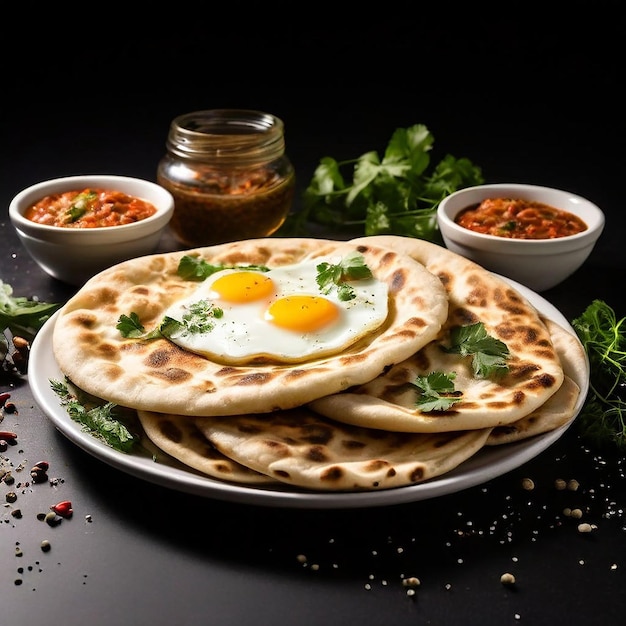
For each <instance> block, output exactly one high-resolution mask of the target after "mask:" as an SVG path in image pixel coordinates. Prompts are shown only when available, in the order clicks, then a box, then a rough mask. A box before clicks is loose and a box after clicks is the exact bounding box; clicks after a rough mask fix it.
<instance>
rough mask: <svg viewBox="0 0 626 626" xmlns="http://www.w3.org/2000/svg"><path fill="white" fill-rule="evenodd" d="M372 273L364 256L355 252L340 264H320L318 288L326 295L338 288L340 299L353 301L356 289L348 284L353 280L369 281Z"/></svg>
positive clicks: (317, 279) (318, 267)
mask: <svg viewBox="0 0 626 626" xmlns="http://www.w3.org/2000/svg"><path fill="white" fill-rule="evenodd" d="M371 277H372V272H371V270H370V268H369V267H367V265H366V263H365V259H364V257H363V255H362V254H360V253H358V252H356V251H354V252H351V253H349V254H347V255H346V256H345V257H344V258H343V259H342V260H341V261H340V262H339V263H327V262H324V263H320V264H318V266H317V277H316V281H317V286H318V287H319V288H320V291H321V292H322V293H324V294H328V293H330V291H331V289H333V288H336V289H337V293H338V296H339V299H340V300H342V301H346V300H353V299H354V298H355V297H356V294H355V293H354V289H353V287H352V286H351V285H349V284H348V281H352V280H367V279H368V278H371Z"/></svg>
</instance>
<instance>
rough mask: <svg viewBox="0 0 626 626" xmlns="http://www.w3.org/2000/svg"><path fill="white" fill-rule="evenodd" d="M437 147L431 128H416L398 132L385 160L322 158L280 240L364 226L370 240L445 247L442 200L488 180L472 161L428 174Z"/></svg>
mask: <svg viewBox="0 0 626 626" xmlns="http://www.w3.org/2000/svg"><path fill="white" fill-rule="evenodd" d="M433 143H434V138H433V136H432V134H431V133H430V132H429V130H428V128H427V127H426V126H424V125H423V124H416V125H414V126H410V127H408V128H398V129H396V131H395V132H394V133H393V135H392V137H391V139H390V141H389V143H388V145H387V148H386V150H385V153H384V156H383V158H382V160H381V159H380V157H379V155H378V153H377V152H374V151H373V152H367V153H365V154H363V155H361V156H360V157H359V158H357V159H350V160H346V161H336V160H335V159H333V158H331V157H324V158H322V159H321V160H320V162H319V165H318V166H317V168H316V169H315V172H314V174H313V177H312V179H311V181H310V183H309V186H308V187H307V188H306V190H305V192H304V195H303V203H302V204H303V206H302V209H301V210H300V211H298V212H296V213H294V214H293V215H290V216H289V217H288V218H287V220H286V222H285V224H284V225H283V227H282V228H281V229H280V230H279V235H296V236H297V235H304V234H306V233H307V223H312V224H318V225H322V226H325V227H328V228H329V229H332V230H333V231H337V230H340V229H341V228H346V227H347V228H352V227H354V226H362V227H363V228H364V234H365V235H377V234H396V235H404V236H408V237H417V238H420V239H426V240H430V241H436V242H438V243H440V236H439V229H438V226H437V206H438V205H439V203H440V202H441V200H443V198H445V197H446V196H447V195H449V194H450V193H452V192H453V191H456V190H457V189H460V188H463V187H469V186H472V185H479V184H481V183H483V182H484V179H483V176H482V173H481V170H480V169H479V168H478V167H476V166H475V165H473V164H472V162H471V161H469V160H468V159H464V158H463V159H456V158H455V157H453V156H451V155H447V156H445V157H444V158H443V159H442V160H441V161H440V162H439V163H438V164H437V165H436V166H435V168H434V169H433V170H432V171H430V172H429V169H428V168H429V166H430V164H431V159H430V154H429V153H430V151H431V150H432V147H433ZM346 170H347V171H346ZM350 171H351V174H352V179H351V180H350V178H349V176H350Z"/></svg>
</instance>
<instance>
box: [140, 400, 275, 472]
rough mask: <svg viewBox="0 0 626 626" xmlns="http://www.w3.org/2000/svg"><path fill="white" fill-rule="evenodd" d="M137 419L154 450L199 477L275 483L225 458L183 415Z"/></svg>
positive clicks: (151, 415)
mask: <svg viewBox="0 0 626 626" xmlns="http://www.w3.org/2000/svg"><path fill="white" fill-rule="evenodd" d="M137 416H138V418H139V421H140V422H141V426H142V427H143V430H144V432H145V434H146V436H147V437H148V439H149V440H150V441H151V442H152V443H153V444H154V445H155V446H156V447H157V448H159V449H160V450H162V451H163V452H165V453H167V454H169V455H170V456H171V457H173V458H175V459H177V460H178V461H180V462H181V463H183V464H184V465H187V466H188V467H191V468H193V469H195V470H197V471H199V472H201V473H202V474H206V475H207V476H211V477H213V478H218V479H220V480H226V481H228V482H234V483H245V484H272V483H276V482H277V481H275V480H273V479H272V478H269V476H265V475H264V474H260V473H259V472H255V471H254V470H251V469H250V468H248V467H245V466H244V465H241V464H239V463H237V462H235V461H233V460H232V459H229V458H228V457H226V456H224V455H223V454H222V453H221V452H219V451H218V450H217V449H216V448H215V447H214V446H213V444H211V442H210V441H209V440H208V439H207V438H206V437H205V436H204V434H203V433H202V431H201V430H200V429H199V428H198V427H197V426H196V423H195V422H194V420H193V419H190V418H189V417H188V416H186V415H172V414H169V413H154V412H152V411H137Z"/></svg>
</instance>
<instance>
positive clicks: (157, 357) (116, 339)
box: [53, 238, 448, 416]
mask: <svg viewBox="0 0 626 626" xmlns="http://www.w3.org/2000/svg"><path fill="white" fill-rule="evenodd" d="M355 250H356V251H359V252H362V254H363V256H364V257H365V262H366V264H367V265H368V267H369V268H370V270H371V271H372V273H373V275H374V276H375V277H376V278H378V279H379V280H382V281H384V282H386V283H387V285H388V290H389V315H388V319H387V322H386V323H385V324H384V325H383V326H382V327H380V328H379V329H378V330H377V331H375V332H374V333H373V334H371V335H369V336H368V337H366V338H363V339H361V340H360V341H359V342H357V343H355V344H353V345H352V346H350V347H349V348H348V349H347V350H345V351H343V352H341V353H338V354H335V355H331V356H326V357H323V358H318V359H315V360H311V361H307V362H303V363H300V364H298V365H284V364H283V365H279V364H278V365H277V364H271V363H267V362H264V363H259V364H258V365H247V366H242V365H228V364H225V363H220V362H216V361H212V360H210V359H208V358H206V357H203V356H200V355H197V354H193V353H191V352H188V351H186V350H183V349H181V348H179V347H178V346H177V345H175V344H174V343H172V342H170V341H168V340H166V339H163V338H159V339H155V340H151V341H144V340H137V339H125V338H124V337H122V335H121V334H120V332H119V331H118V330H117V329H116V326H117V323H118V320H119V317H120V315H122V314H124V315H130V313H132V312H134V313H136V314H137V315H138V316H139V318H140V320H141V322H142V324H143V326H144V327H145V329H146V331H149V330H152V329H153V328H155V327H158V325H159V324H160V322H161V321H162V318H163V314H164V312H165V311H166V310H167V308H168V307H169V306H170V305H171V304H172V303H174V302H176V301H178V300H179V299H182V298H185V297H186V296H188V295H189V294H190V293H192V292H193V291H195V290H196V289H197V287H198V283H197V282H195V281H191V280H184V279H182V278H181V277H179V276H178V274H177V268H178V264H179V260H180V259H181V258H182V256H184V255H192V256H196V257H199V258H201V259H203V260H205V261H206V262H208V263H211V264H232V265H235V264H236V265H247V264H256V265H265V266H268V267H279V266H283V265H291V264H294V263H296V262H300V261H302V260H303V259H305V258H307V259H320V258H323V257H328V256H333V257H337V258H343V257H345V256H346V255H347V254H349V253H351V252H354V251H355ZM447 310H448V298H447V294H446V291H445V289H444V288H443V286H442V284H441V282H440V281H439V279H437V278H436V277H435V276H433V274H431V273H430V272H429V271H428V270H426V268H425V267H424V266H423V265H422V264H421V263H420V262H418V261H415V260H413V259H412V258H410V257H408V256H406V255H404V254H402V253H398V252H395V251H392V250H389V249H387V248H380V247H375V246H372V245H367V246H363V248H362V249H361V246H360V245H358V244H353V243H350V242H338V241H330V240H321V239H306V238H292V239H290V238H285V239H276V238H271V239H269V238H268V239H259V240H247V241H240V242H235V243H231V244H222V245H219V246H214V247H209V248H201V249H196V250H189V251H184V252H172V253H166V254H157V255H151V256H146V257H141V258H137V259H133V260H130V261H126V262H123V263H120V264H119V265H116V266H114V267H112V268H109V269H107V270H105V271H103V272H102V273H100V274H97V275H96V276H94V277H93V278H92V279H90V280H89V281H88V282H87V283H86V284H85V285H84V286H83V287H82V288H81V289H80V290H79V291H78V293H77V294H76V295H75V296H74V297H72V298H71V299H70V300H69V301H68V302H67V304H66V305H65V306H64V307H63V308H62V309H61V311H60V312H59V317H58V320H57V321H56V323H55V327H54V332H53V350H54V354H55V357H56V360H57V362H58V364H59V367H60V369H61V371H62V372H63V373H64V374H65V375H66V376H67V377H68V378H69V379H70V380H71V381H72V382H73V383H74V384H75V385H77V386H78V387H80V388H81V389H83V390H85V391H86V392H88V393H91V394H92V395H95V396H97V397H100V398H106V399H107V400H109V401H110V402H114V403H117V404H119V405H122V406H127V407H130V408H134V409H140V410H148V411H155V412H159V413H173V414H180V415H194V416H201V415H234V414H240V413H263V412H268V411H274V410H279V409H285V408H291V407H294V406H298V405H300V404H303V403H306V402H309V401H311V400H314V399H315V398H318V397H320V396H322V395H326V394H328V393H336V392H339V391H342V390H345V389H347V388H348V387H350V386H352V385H357V384H361V383H363V382H366V381H368V380H371V379H372V378H375V377H376V376H378V375H379V374H380V373H381V372H383V371H384V370H385V368H387V367H389V366H390V365H392V364H394V363H398V362H400V361H402V360H404V359H405V358H407V357H408V356H409V355H410V354H413V353H414V352H416V351H417V350H419V348H421V347H422V346H424V345H426V344H427V343H428V342H429V341H431V340H432V339H433V338H434V337H435V336H436V335H437V333H438V332H439V330H440V328H441V325H442V324H443V322H444V321H445V319H446V317H447Z"/></svg>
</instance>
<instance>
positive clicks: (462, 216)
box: [454, 198, 587, 239]
mask: <svg viewBox="0 0 626 626" xmlns="http://www.w3.org/2000/svg"><path fill="white" fill-rule="evenodd" d="M454 221H455V222H456V223H457V224H459V225H460V226H463V227H464V228H467V229H469V230H473V231H475V232H477V233H485V234H487V235H496V236H497V237H506V238H509V239H556V238H557V237H567V236H568V235H575V234H576V233H580V232H582V231H584V230H587V224H585V222H584V221H583V220H581V219H580V218H579V217H578V216H577V215H574V214H573V213H569V212H568V211H563V210H561V209H557V208H555V207H552V206H550V205H548V204H544V203H543V202H535V201H530V200H523V199H519V198H487V199H486V200H483V201H482V202H481V203H480V204H476V205H473V206H471V207H468V208H467V209H464V210H463V211H461V212H460V213H459V214H458V215H457V216H456V218H455V220H454Z"/></svg>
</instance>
